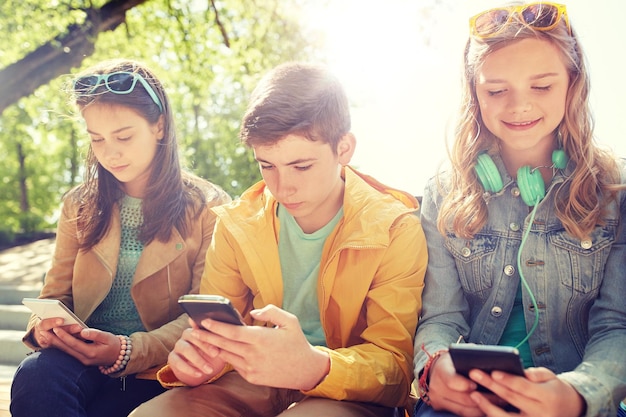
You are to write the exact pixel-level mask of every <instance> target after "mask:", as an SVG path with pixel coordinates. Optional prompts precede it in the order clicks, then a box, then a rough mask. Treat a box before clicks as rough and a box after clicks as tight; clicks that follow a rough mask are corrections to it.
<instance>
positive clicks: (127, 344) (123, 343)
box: [98, 335, 133, 375]
mask: <svg viewBox="0 0 626 417" xmlns="http://www.w3.org/2000/svg"><path fill="white" fill-rule="evenodd" d="M117 337H118V338H119V339H120V356H118V358H117V360H116V361H115V363H113V365H111V366H99V367H98V369H100V372H102V373H103V374H105V375H109V374H113V373H115V372H120V371H123V370H124V368H126V365H127V364H128V361H129V360H130V352H131V351H132V350H133V343H132V342H131V341H130V337H128V336H123V335H117Z"/></svg>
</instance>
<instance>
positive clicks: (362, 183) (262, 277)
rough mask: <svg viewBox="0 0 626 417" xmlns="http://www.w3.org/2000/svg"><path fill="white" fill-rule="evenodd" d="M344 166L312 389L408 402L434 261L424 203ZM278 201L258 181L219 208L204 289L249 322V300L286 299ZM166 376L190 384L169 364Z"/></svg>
mask: <svg viewBox="0 0 626 417" xmlns="http://www.w3.org/2000/svg"><path fill="white" fill-rule="evenodd" d="M343 176H344V178H345V183H346V189H345V194H344V204H343V210H344V216H343V218H342V219H341V220H340V221H339V224H338V225H337V227H336V228H335V229H334V230H333V231H332V232H331V234H330V235H329V237H328V238H327V241H326V242H327V243H326V245H325V246H324V251H323V254H322V258H321V266H320V276H319V279H318V288H317V292H318V300H319V308H320V311H321V312H322V313H321V322H322V326H323V328H324V332H325V334H326V346H319V347H317V348H318V349H322V350H324V351H326V352H328V353H329V355H330V359H331V366H330V373H329V374H328V375H327V376H326V378H324V379H323V381H322V382H321V383H319V384H318V385H317V386H316V387H315V388H314V389H312V390H310V391H307V392H305V394H306V395H310V396H317V397H325V398H332V399H337V400H350V401H366V402H374V403H378V404H382V405H386V406H390V407H395V406H406V405H407V402H409V401H410V400H409V393H410V390H411V382H412V381H413V336H414V334H415V329H416V326H417V320H418V315H419V313H420V311H421V294H422V290H423V285H424V274H425V271H426V264H427V251H426V241H425V238H424V234H423V231H422V227H421V223H420V220H419V218H418V216H417V215H416V214H415V212H416V210H417V204H418V203H417V201H416V200H415V198H414V197H413V196H410V195H408V194H406V193H403V192H401V191H397V190H392V189H390V188H387V187H385V186H384V185H382V184H380V183H378V182H376V181H375V180H374V179H372V178H370V177H367V176H365V175H362V174H359V173H358V172H356V171H355V170H353V169H351V168H349V167H348V168H345V170H344V172H343ZM276 207H277V202H276V200H275V199H274V198H273V197H272V195H271V194H270V193H269V191H268V190H267V188H266V187H265V184H264V183H263V182H259V183H257V184H256V185H254V186H253V187H251V188H250V189H249V190H248V191H246V192H245V193H244V194H243V195H242V196H241V198H240V199H239V200H237V201H234V202H233V203H231V204H230V205H225V206H222V207H217V208H215V209H214V211H215V213H216V214H217V216H218V219H217V223H216V229H215V234H214V237H213V241H212V243H211V246H210V248H209V251H208V252H207V262H206V268H205V272H204V275H203V276H202V283H201V287H200V292H201V293H204V294H221V295H224V296H226V297H229V298H230V299H231V301H232V303H233V305H234V306H235V307H236V308H237V309H238V310H239V311H240V312H241V313H242V314H243V315H244V319H246V320H247V322H248V323H249V324H252V323H253V322H252V319H251V317H250V315H249V312H250V310H252V309H254V308H261V307H263V306H265V305H267V304H274V305H277V306H281V305H282V298H283V286H282V276H281V268H280V260H279V256H278V236H279V222H278V218H277V216H276ZM216 248H219V249H216ZM227 368H229V367H228V366H227ZM158 378H159V380H160V381H161V383H162V384H163V385H164V386H166V387H174V386H180V385H182V383H181V382H180V381H177V380H176V378H175V376H174V374H173V372H172V371H171V369H170V368H169V367H165V368H164V369H162V370H161V371H159V374H158Z"/></svg>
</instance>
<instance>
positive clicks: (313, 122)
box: [239, 62, 351, 152]
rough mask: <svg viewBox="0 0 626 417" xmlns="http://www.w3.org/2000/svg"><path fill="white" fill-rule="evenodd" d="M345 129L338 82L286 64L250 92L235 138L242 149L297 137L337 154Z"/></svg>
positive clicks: (311, 68)
mask: <svg viewBox="0 0 626 417" xmlns="http://www.w3.org/2000/svg"><path fill="white" fill-rule="evenodd" d="M350 126H351V120H350V105H349V102H348V98H347V95H346V93H345V90H344V88H343V87H342V85H341V83H340V82H339V80H338V79H337V78H336V77H335V76H334V75H333V74H332V73H331V72H330V71H329V70H328V69H327V68H326V67H324V66H321V65H315V64H309V63H299V62H288V63H284V64H281V65H279V66H277V67H276V68H274V69H273V70H271V71H270V72H269V73H268V74H266V75H265V76H264V77H263V78H262V79H261V81H260V82H259V84H258V85H257V87H256V88H255V89H254V91H253V92H252V96H251V98H250V102H249V104H248V108H247V110H246V112H245V114H244V116H243V120H242V124H241V130H240V133H239V138H240V139H241V142H242V143H244V144H245V145H246V146H254V145H273V144H274V143H276V142H277V141H279V140H280V139H282V138H284V137H285V136H287V135H290V134H299V135H302V136H304V137H306V138H307V139H309V140H313V141H321V142H324V143H328V144H329V145H330V146H331V148H332V149H333V152H336V150H337V143H338V142H339V140H340V139H341V137H342V136H344V135H345V134H346V133H348V132H349V131H350Z"/></svg>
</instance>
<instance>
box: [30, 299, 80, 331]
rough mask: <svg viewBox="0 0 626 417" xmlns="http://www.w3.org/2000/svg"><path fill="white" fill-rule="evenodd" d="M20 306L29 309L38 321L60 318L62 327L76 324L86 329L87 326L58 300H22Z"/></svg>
mask: <svg viewBox="0 0 626 417" xmlns="http://www.w3.org/2000/svg"><path fill="white" fill-rule="evenodd" d="M22 304H24V305H25V306H26V307H28V308H30V310H31V311H32V312H33V313H34V314H36V315H37V317H39V318H40V319H49V318H51V317H61V318H62V319H63V325H64V326H67V325H70V324H78V325H80V326H81V327H82V328H87V325H86V324H85V323H83V322H82V320H81V319H79V318H78V316H76V314H74V312H73V311H72V310H70V309H69V308H68V307H67V306H66V305H65V304H63V303H62V302H61V301H59V300H55V299H51V298H24V299H22Z"/></svg>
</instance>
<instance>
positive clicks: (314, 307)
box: [278, 205, 343, 346]
mask: <svg viewBox="0 0 626 417" xmlns="http://www.w3.org/2000/svg"><path fill="white" fill-rule="evenodd" d="M342 216H343V208H342V209H340V210H339V211H338V212H337V214H336V215H335V217H334V218H333V219H332V220H331V221H330V222H328V224H326V226H324V227H322V228H321V229H319V230H318V231H316V232H313V233H304V232H303V231H302V229H301V228H300V226H299V225H298V223H297V222H296V219H294V218H293V216H292V215H291V214H289V212H287V210H286V209H285V208H284V207H282V206H281V205H279V206H278V219H279V221H280V234H279V239H278V254H279V256H280V268H281V272H282V275H283V306H282V308H283V309H284V310H286V311H288V312H290V313H292V314H294V315H296V317H298V320H299V321H300V326H301V327H302V331H303V332H304V335H305V336H306V338H307V340H308V341H309V343H310V344H312V345H313V346H326V336H325V335H324V329H323V328H322V322H321V320H320V310H319V303H318V299H317V280H318V276H319V271H320V261H321V258H322V251H323V249H324V243H326V238H327V237H328V235H330V233H331V232H332V231H333V229H334V228H335V226H336V225H337V223H338V222H339V220H340V219H341V217H342Z"/></svg>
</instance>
